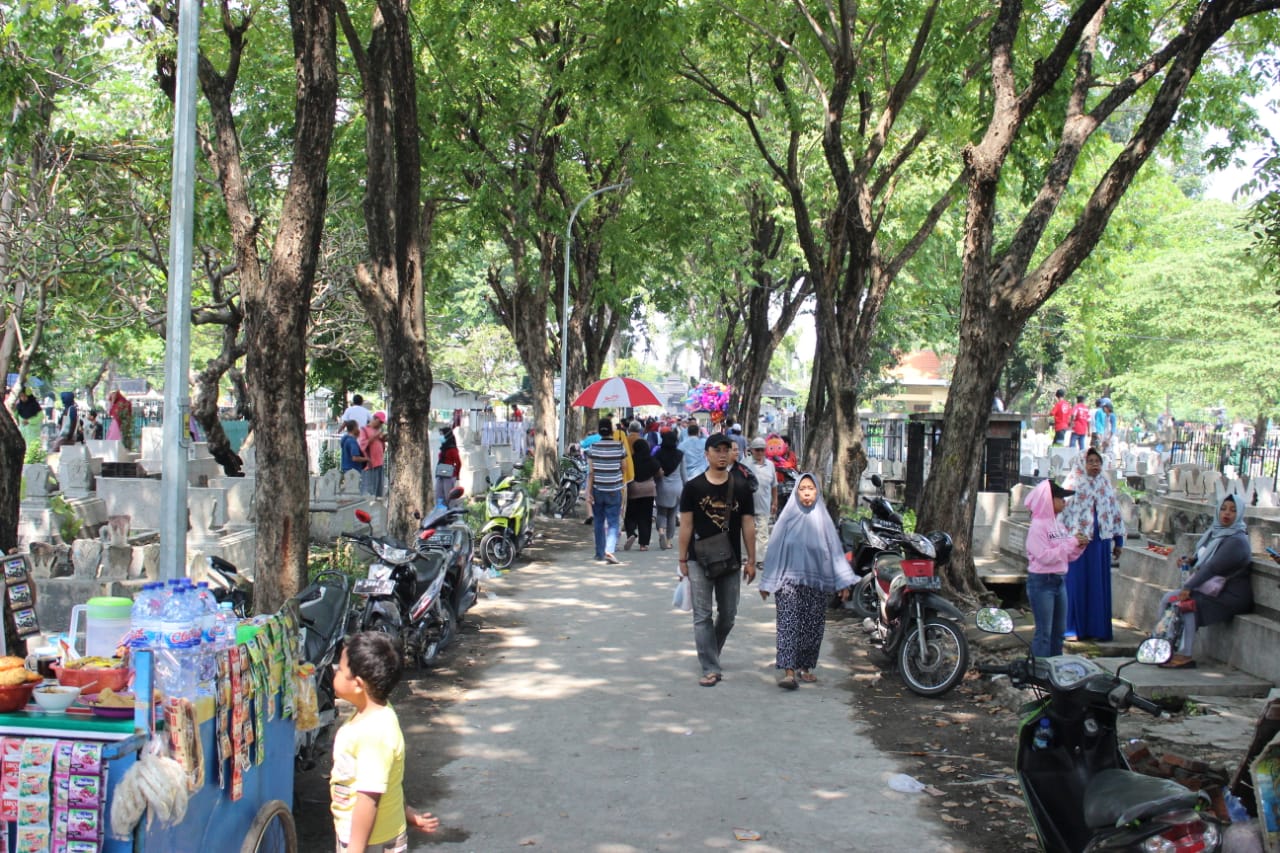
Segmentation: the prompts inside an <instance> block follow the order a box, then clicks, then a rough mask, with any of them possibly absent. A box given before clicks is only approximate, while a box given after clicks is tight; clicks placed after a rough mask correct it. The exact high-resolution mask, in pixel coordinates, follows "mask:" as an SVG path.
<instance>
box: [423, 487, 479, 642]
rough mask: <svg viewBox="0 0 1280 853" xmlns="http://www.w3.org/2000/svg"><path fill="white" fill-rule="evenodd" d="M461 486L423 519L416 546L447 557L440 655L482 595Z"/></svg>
mask: <svg viewBox="0 0 1280 853" xmlns="http://www.w3.org/2000/svg"><path fill="white" fill-rule="evenodd" d="M462 495H463V490H462V488H461V487H455V488H454V489H453V490H452V491H451V492H449V495H448V497H447V499H446V505H445V506H442V507H437V508H436V509H435V510H433V511H432V512H431V513H429V514H428V515H427V516H426V518H423V519H421V521H420V524H419V529H418V537H417V544H416V546H415V547H416V548H417V550H418V552H419V553H420V554H439V555H441V556H443V558H444V560H445V578H444V584H443V589H442V591H441V593H440V608H441V611H442V612H444V615H445V618H443V619H442V620H441V635H440V637H439V640H438V646H439V647H438V648H437V650H436V651H437V654H438V653H439V652H441V651H444V650H445V649H446V648H448V646H449V644H450V643H451V642H453V639H454V636H455V635H456V632H457V624H458V621H459V620H460V619H462V617H463V615H465V614H466V612H467V611H468V610H470V609H471V607H472V606H473V605H474V604H475V603H476V599H477V598H479V595H480V581H479V578H478V570H477V569H476V568H475V567H473V566H472V556H473V555H474V539H473V537H472V535H471V527H470V526H469V525H468V524H467V509H466V507H465V506H463V505H462V504H460V503H459V501H460V500H461V498H462Z"/></svg>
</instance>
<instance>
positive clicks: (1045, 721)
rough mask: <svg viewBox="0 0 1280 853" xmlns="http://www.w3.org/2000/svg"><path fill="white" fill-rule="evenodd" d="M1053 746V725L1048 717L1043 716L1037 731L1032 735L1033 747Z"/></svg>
mask: <svg viewBox="0 0 1280 853" xmlns="http://www.w3.org/2000/svg"><path fill="white" fill-rule="evenodd" d="M1051 746H1053V726H1052V724H1051V723H1050V722H1049V718H1048V717H1041V718H1040V725H1039V726H1038V727H1037V728H1036V733H1035V734H1034V735H1032V736H1031V748H1032V749H1048V748H1049V747H1051Z"/></svg>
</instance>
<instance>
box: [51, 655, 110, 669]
mask: <svg viewBox="0 0 1280 853" xmlns="http://www.w3.org/2000/svg"><path fill="white" fill-rule="evenodd" d="M122 666H124V661H123V660H121V659H120V658H103V657H86V658H76V659H74V660H69V661H67V662H66V663H65V664H63V665H62V668H63V669H119V668H120V667H122Z"/></svg>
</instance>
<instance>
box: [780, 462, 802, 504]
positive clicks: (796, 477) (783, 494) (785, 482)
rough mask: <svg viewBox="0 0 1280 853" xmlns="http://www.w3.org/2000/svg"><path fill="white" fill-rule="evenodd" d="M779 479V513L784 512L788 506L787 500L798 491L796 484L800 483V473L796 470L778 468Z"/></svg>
mask: <svg viewBox="0 0 1280 853" xmlns="http://www.w3.org/2000/svg"><path fill="white" fill-rule="evenodd" d="M777 477H778V512H782V508H783V507H784V506H786V505H787V499H788V498H790V497H791V493H792V492H794V491H795V490H796V483H798V482H799V481H800V472H799V471H797V470H796V469H795V468H777Z"/></svg>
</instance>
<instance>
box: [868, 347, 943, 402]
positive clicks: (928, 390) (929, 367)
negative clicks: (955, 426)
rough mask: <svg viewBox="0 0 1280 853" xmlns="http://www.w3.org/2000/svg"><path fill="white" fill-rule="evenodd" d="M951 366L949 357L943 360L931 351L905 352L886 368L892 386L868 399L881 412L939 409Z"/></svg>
mask: <svg viewBox="0 0 1280 853" xmlns="http://www.w3.org/2000/svg"><path fill="white" fill-rule="evenodd" d="M953 367H954V362H953V360H952V357H951V356H946V357H945V360H944V357H941V356H939V355H938V354H937V353H936V352H934V351H932V350H916V351H914V352H909V353H906V354H905V355H903V356H902V358H901V359H899V360H898V364H897V366H896V367H893V368H892V369H890V370H889V377H890V379H891V380H892V381H893V383H894V384H893V387H892V388H890V389H889V390H888V391H887V392H885V393H884V394H880V395H878V396H875V397H872V398H871V399H870V400H868V401H867V402H868V404H869V405H870V406H871V407H872V408H874V409H876V410H877V411H883V412H908V413H914V412H940V411H942V409H943V407H944V406H946V403H947V391H948V389H950V387H951V371H952V369H953Z"/></svg>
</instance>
